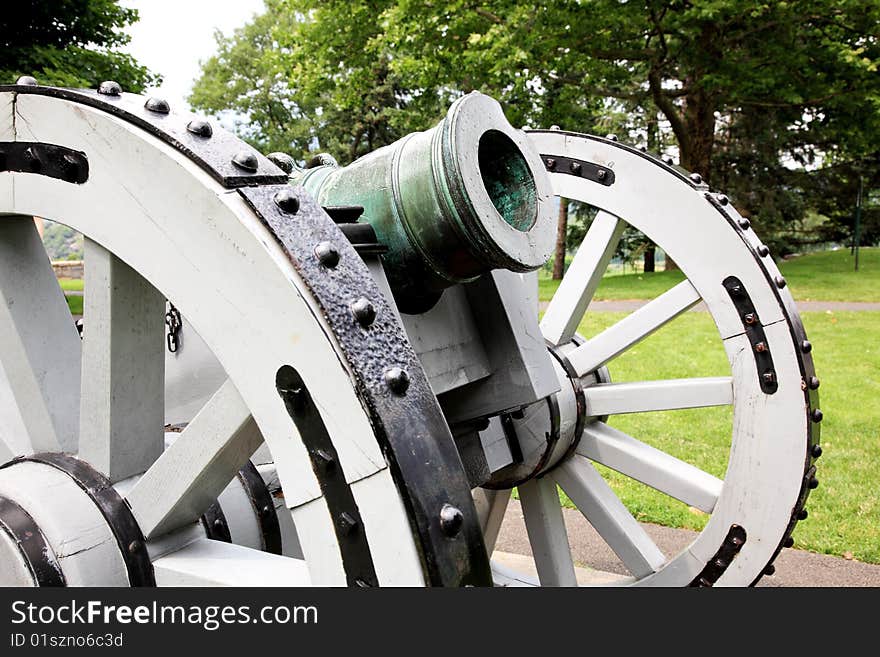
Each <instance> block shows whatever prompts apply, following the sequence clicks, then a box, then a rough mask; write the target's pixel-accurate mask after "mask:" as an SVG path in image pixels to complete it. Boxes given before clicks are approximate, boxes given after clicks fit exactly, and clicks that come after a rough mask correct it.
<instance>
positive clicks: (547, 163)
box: [544, 157, 556, 171]
mask: <svg viewBox="0 0 880 657" xmlns="http://www.w3.org/2000/svg"><path fill="white" fill-rule="evenodd" d="M544 165H545V166H546V167H547V169H549V170H550V171H553V169H555V168H556V160H554V159H553V158H552V157H548V158H547V159H546V160H545V161H544Z"/></svg>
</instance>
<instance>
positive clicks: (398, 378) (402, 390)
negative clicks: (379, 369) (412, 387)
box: [385, 367, 409, 395]
mask: <svg viewBox="0 0 880 657" xmlns="http://www.w3.org/2000/svg"><path fill="white" fill-rule="evenodd" d="M385 385H387V386H388V388H389V389H390V390H391V392H393V393H394V394H395V395H405V394H406V391H407V388H409V374H407V373H406V370H403V369H401V368H399V367H390V368H388V369H387V370H385Z"/></svg>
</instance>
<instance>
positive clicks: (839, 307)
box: [540, 299, 880, 313]
mask: <svg viewBox="0 0 880 657" xmlns="http://www.w3.org/2000/svg"><path fill="white" fill-rule="evenodd" d="M648 301H649V300H648V299H621V300H618V301H594V302H593V303H591V304H590V309H589V310H590V312H600V313H603V312H604V313H630V312H632V311H633V310H638V309H639V308H641V307H642V306H644V305H645V304H646V303H648ZM548 305H549V302H548V301H542V302H541V303H540V308H541V310H542V311H544V310H547V306H548ZM797 306H798V309H799V310H800V311H801V312H825V311H826V310H830V311H831V312H842V311H855V312H864V311H880V303H872V302H864V301H798V302H797ZM707 311H708V308H706V304H704V303H700V304H697V305H696V306H694V307H693V308H691V312H707Z"/></svg>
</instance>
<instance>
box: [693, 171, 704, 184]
mask: <svg viewBox="0 0 880 657" xmlns="http://www.w3.org/2000/svg"><path fill="white" fill-rule="evenodd" d="M690 178H691V180H692V181H693V182H694V183H695V184H697V185H699V184H700V183H702V182H703V176H701V175H700V174H698V173H692V174H691V176H690Z"/></svg>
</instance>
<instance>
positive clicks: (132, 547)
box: [128, 541, 143, 554]
mask: <svg viewBox="0 0 880 657" xmlns="http://www.w3.org/2000/svg"><path fill="white" fill-rule="evenodd" d="M142 547H143V543H141V542H140V541H132V542H131V543H129V544H128V553H129V554H135V553H137V552H138V551H139V550H140V549H141V548H142Z"/></svg>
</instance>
